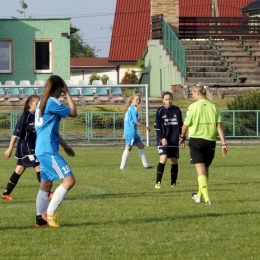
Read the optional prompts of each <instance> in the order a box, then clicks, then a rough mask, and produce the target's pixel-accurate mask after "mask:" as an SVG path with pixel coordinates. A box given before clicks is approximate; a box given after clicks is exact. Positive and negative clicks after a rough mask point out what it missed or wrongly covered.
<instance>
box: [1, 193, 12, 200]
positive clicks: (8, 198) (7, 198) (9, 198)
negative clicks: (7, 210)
mask: <svg viewBox="0 0 260 260" xmlns="http://www.w3.org/2000/svg"><path fill="white" fill-rule="evenodd" d="M2 199H3V200H12V199H13V198H12V197H11V196H10V195H9V194H7V195H2Z"/></svg>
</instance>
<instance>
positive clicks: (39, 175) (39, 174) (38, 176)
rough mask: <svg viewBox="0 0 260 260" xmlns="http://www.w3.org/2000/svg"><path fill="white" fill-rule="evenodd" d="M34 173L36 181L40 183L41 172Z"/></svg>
mask: <svg viewBox="0 0 260 260" xmlns="http://www.w3.org/2000/svg"><path fill="white" fill-rule="evenodd" d="M36 174H37V180H38V182H39V183H41V172H36Z"/></svg>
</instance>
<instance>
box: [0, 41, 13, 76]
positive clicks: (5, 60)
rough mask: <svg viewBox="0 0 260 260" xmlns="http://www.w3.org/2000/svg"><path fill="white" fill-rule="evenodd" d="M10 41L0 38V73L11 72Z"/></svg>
mask: <svg viewBox="0 0 260 260" xmlns="http://www.w3.org/2000/svg"><path fill="white" fill-rule="evenodd" d="M12 45H13V43H12V41H11V40H2V39H0V73H11V72H12Z"/></svg>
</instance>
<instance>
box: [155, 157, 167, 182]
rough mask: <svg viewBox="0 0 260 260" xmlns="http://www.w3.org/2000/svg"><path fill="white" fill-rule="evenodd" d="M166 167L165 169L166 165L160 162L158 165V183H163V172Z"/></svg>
mask: <svg viewBox="0 0 260 260" xmlns="http://www.w3.org/2000/svg"><path fill="white" fill-rule="evenodd" d="M164 167H165V164H162V163H160V162H159V163H158V165H157V177H156V183H158V182H162V176H163V172H164Z"/></svg>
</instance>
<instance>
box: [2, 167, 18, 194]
mask: <svg viewBox="0 0 260 260" xmlns="http://www.w3.org/2000/svg"><path fill="white" fill-rule="evenodd" d="M20 177H21V175H19V174H17V173H16V172H13V174H12V175H11V177H10V179H9V182H8V183H7V186H6V189H5V191H4V192H3V195H9V194H11V192H12V190H13V189H14V187H15V186H16V184H17V183H18V181H19V179H20Z"/></svg>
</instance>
